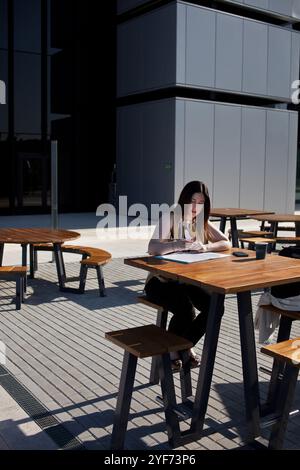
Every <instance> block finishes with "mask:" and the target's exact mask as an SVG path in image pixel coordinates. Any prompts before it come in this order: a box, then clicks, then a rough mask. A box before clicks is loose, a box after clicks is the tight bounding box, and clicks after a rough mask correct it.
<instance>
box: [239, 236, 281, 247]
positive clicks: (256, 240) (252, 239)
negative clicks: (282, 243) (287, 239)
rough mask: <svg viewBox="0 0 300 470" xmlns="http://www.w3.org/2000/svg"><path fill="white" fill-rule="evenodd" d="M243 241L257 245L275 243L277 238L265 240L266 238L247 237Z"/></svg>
mask: <svg viewBox="0 0 300 470" xmlns="http://www.w3.org/2000/svg"><path fill="white" fill-rule="evenodd" d="M242 241H243V242H244V243H245V242H246V243H250V244H254V245H255V244H256V243H275V242H276V238H264V237H245V238H242Z"/></svg>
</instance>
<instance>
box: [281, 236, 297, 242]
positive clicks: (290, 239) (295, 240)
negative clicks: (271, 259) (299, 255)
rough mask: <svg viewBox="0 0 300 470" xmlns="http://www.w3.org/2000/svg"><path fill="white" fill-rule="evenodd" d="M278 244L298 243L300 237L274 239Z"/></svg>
mask: <svg viewBox="0 0 300 470" xmlns="http://www.w3.org/2000/svg"><path fill="white" fill-rule="evenodd" d="M276 241H277V242H279V243H297V242H300V237H276Z"/></svg>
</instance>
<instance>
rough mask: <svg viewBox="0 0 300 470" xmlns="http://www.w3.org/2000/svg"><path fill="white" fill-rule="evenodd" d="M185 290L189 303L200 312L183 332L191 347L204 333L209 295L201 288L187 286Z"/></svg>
mask: <svg viewBox="0 0 300 470" xmlns="http://www.w3.org/2000/svg"><path fill="white" fill-rule="evenodd" d="M186 289H187V295H188V296H189V299H190V301H191V302H192V304H193V305H194V306H195V307H196V308H197V309H198V310H200V313H199V314H198V315H197V317H196V318H195V319H194V320H193V322H192V323H191V324H190V326H189V328H188V329H187V331H186V332H185V338H187V339H189V340H190V341H191V342H192V343H193V345H195V344H196V343H197V342H198V341H199V340H200V339H201V338H202V336H203V335H204V334H205V331H206V325H207V319H208V313H209V307H210V301H211V295H210V294H209V293H208V292H206V291H205V290H204V289H202V288H201V287H196V286H191V285H187V286H186Z"/></svg>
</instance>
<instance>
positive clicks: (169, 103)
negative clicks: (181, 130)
mask: <svg viewBox="0 0 300 470" xmlns="http://www.w3.org/2000/svg"><path fill="white" fill-rule="evenodd" d="M142 121H143V164H142V166H143V169H142V199H141V201H138V202H143V203H144V204H146V206H147V207H148V208H149V209H150V206H151V204H155V203H157V204H162V203H167V204H173V202H174V200H173V198H174V158H175V135H174V133H175V100H174V99H173V100H163V101H160V102H151V103H145V104H144V105H143V114H142Z"/></svg>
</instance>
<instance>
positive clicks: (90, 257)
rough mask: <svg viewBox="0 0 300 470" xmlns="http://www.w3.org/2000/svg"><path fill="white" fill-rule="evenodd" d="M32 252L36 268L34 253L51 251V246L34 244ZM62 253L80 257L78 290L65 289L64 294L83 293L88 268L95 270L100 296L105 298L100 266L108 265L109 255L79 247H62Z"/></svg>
mask: <svg viewBox="0 0 300 470" xmlns="http://www.w3.org/2000/svg"><path fill="white" fill-rule="evenodd" d="M32 248H33V252H34V253H35V261H34V264H35V266H36V268H37V258H36V253H37V252H38V251H53V246H52V245H51V244H47V243H36V244H34V245H32ZM61 249H62V252H63V253H74V254H77V255H81V256H82V260H81V261H80V263H81V268H80V275H79V289H70V288H68V287H66V288H65V289H64V291H65V292H76V291H77V292H79V293H84V290H85V283H86V277H87V270H88V268H95V269H96V272H97V277H98V285H99V292H100V296H101V297H104V296H105V284H104V276H103V270H102V266H104V265H105V264H106V263H108V262H109V261H110V260H111V257H112V256H111V253H109V252H108V251H105V250H101V249H100V248H94V247H91V246H80V245H62V247H61Z"/></svg>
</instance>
